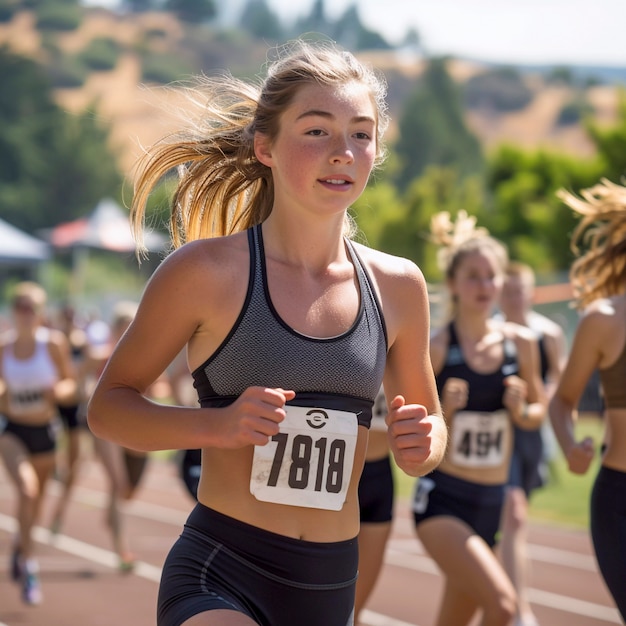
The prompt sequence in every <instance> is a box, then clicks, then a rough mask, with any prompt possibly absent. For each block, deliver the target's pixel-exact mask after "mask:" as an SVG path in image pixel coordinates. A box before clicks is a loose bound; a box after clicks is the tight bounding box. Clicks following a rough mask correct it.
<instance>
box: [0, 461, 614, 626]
mask: <svg viewBox="0 0 626 626" xmlns="http://www.w3.org/2000/svg"><path fill="white" fill-rule="evenodd" d="M55 488H56V484H53V485H52V489H51V490H50V495H49V497H48V500H47V503H46V506H45V510H44V516H43V517H44V522H45V521H46V520H48V519H49V510H50V503H51V502H52V501H53V499H54V498H55V493H56V491H55ZM104 500H105V492H104V483H103V474H102V472H101V469H100V467H99V466H98V465H97V464H94V463H92V462H89V461H85V462H84V465H83V467H82V469H81V476H80V480H79V484H78V485H77V487H76V489H75V491H74V497H73V500H72V503H71V507H70V509H69V511H68V516H67V520H66V522H65V526H64V528H63V529H62V531H61V533H60V534H59V535H57V536H56V537H54V536H51V535H50V533H49V532H48V531H47V530H46V529H45V528H37V531H36V539H37V542H38V546H37V547H38V553H39V555H38V556H39V561H40V566H41V579H42V585H43V591H44V602H43V604H41V605H40V606H38V607H28V606H25V605H23V604H22V602H21V600H20V597H19V589H18V587H17V586H15V585H14V584H13V583H12V582H11V580H10V578H9V574H8V559H9V550H10V539H11V534H12V531H13V529H14V527H15V522H14V519H13V517H12V516H13V506H14V496H13V491H12V488H11V486H10V485H9V484H8V481H7V478H6V476H5V475H4V473H3V472H2V470H1V469H0V626H4V625H7V626H78V625H80V626H100V625H102V626H112V625H116V626H154V624H155V617H154V607H155V603H156V594H157V588H158V579H159V573H160V566H161V563H162V562H163V559H164V557H165V555H166V553H167V551H168V549H169V547H170V546H171V544H172V543H173V542H174V540H175V539H176V537H177V536H178V533H179V530H180V528H181V526H182V524H183V522H184V520H185V518H186V514H187V512H188V511H189V509H190V508H191V507H192V505H193V503H192V500H191V498H190V497H189V496H188V495H187V493H186V492H185V490H184V488H183V486H182V483H181V482H180V480H179V479H178V476H177V471H176V467H175V466H174V465H173V464H171V463H166V462H161V461H154V460H152V461H151V462H150V465H149V466H148V470H147V472H146V475H145V476H144V479H143V483H142V485H141V486H140V489H139V492H138V494H137V496H136V498H135V499H134V500H133V501H132V502H131V503H130V504H129V505H128V508H127V529H128V534H129V537H130V541H131V545H132V548H133V550H134V551H135V553H136V554H137V556H138V558H139V563H138V565H137V567H136V569H135V571H134V572H133V573H130V574H122V573H120V572H118V570H117V569H116V560H115V558H114V555H113V554H112V553H111V551H110V550H111V542H110V535H109V533H108V532H107V529H106V526H105V523H104V511H103V508H102V507H103V504H104ZM530 551H531V557H532V560H533V570H532V591H531V601H532V602H533V605H534V609H535V613H536V615H537V617H538V618H539V620H540V623H541V624H542V626H607V625H609V624H620V623H621V622H620V619H619V617H618V614H617V611H616V610H615V608H614V605H613V603H612V601H611V598H610V596H609V595H608V593H607V591H606V589H605V587H604V584H603V582H602V580H601V578H600V576H599V574H598V573H597V568H596V565H595V561H594V559H593V552H592V549H591V545H590V541H589V537H588V534H587V533H586V532H584V531H575V530H569V529H564V528H560V527H551V526H533V527H532V529H531V533H530ZM441 583H442V580H441V577H440V576H439V574H438V572H437V568H436V566H435V565H434V563H433V562H432V561H431V560H430V558H429V557H428V556H427V555H425V554H424V552H423V550H422V548H421V545H420V544H419V542H418V540H417V538H416V536H415V534H414V532H413V528H412V524H411V518H410V513H409V506H408V503H407V502H406V501H400V502H398V504H397V515H396V519H395V522H394V533H393V536H392V539H391V540H390V543H389V546H388V551H387V555H386V564H385V568H384V570H383V572H382V574H381V578H380V580H379V582H378V585H377V587H376V589H375V590H374V594H373V596H372V598H371V601H370V603H369V607H368V610H367V611H366V613H365V615H364V623H363V626H366V625H369V626H409V625H417V626H431V625H432V624H433V623H434V619H435V616H436V613H437V606H438V602H439V597H440V593H441ZM294 626H297V623H296V622H294ZM320 626H323V625H320Z"/></svg>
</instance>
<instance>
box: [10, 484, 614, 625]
mask: <svg viewBox="0 0 626 626" xmlns="http://www.w3.org/2000/svg"><path fill="white" fill-rule="evenodd" d="M72 495H73V497H74V498H75V499H76V500H78V501H80V502H82V503H85V504H89V505H91V506H98V507H104V506H105V505H106V495H105V494H104V493H103V492H100V491H96V490H92V489H87V488H84V487H78V486H77V487H76V488H75V489H74V491H73V494H72ZM127 512H128V513H131V514H132V515H135V516H137V517H141V518H145V519H150V520H152V521H158V522H162V523H169V524H175V525H177V526H182V524H183V523H184V521H185V520H186V518H187V513H186V512H184V511H177V510H174V509H170V508H167V507H163V506H159V505H155V504H150V503H146V502H140V501H138V500H133V501H131V502H130V503H128V508H127ZM7 520H8V523H9V525H10V527H11V529H10V530H9V532H13V528H14V527H15V523H14V520H13V518H9V517H7V516H3V515H1V514H0V528H4V529H5V530H6V529H7V528H6V527H5V524H6V523H7ZM36 532H37V533H39V532H41V533H42V534H41V535H39V536H40V537H41V539H39V536H38V535H36V536H35V538H36V539H37V541H41V543H48V544H49V545H54V546H55V547H58V544H57V541H58V540H59V539H61V537H64V535H57V536H56V538H55V539H53V541H50V540H49V538H50V532H49V531H48V530H47V529H45V528H38V529H36ZM67 539H68V540H69V541H70V542H76V543H75V544H71V543H70V544H68V545H75V546H81V548H80V550H83V546H85V552H81V551H73V550H70V549H67V550H65V551H66V552H71V553H72V554H76V555H77V556H80V557H84V555H85V554H88V553H89V549H91V550H93V551H94V554H99V555H100V556H99V557H96V558H92V559H91V560H93V561H94V562H100V563H102V561H99V560H98V558H104V559H105V560H106V562H104V563H102V564H103V565H109V564H110V563H112V565H110V566H111V567H114V568H115V567H117V559H116V556H115V554H114V553H113V552H108V551H107V550H102V549H100V548H97V547H95V546H90V544H83V543H82V542H78V541H76V540H74V539H71V538H69V537H67ZM411 541H412V540H408V541H407V540H398V543H399V544H400V545H408V546H410V543H409V542H411ZM390 545H391V547H390V548H388V549H387V552H386V554H385V562H386V563H389V564H390V565H394V566H396V567H403V568H405V569H411V570H414V571H418V572H422V573H426V574H432V575H436V576H438V575H440V572H439V569H438V567H437V565H436V564H435V563H434V561H433V560H432V559H431V558H430V557H428V556H427V555H420V554H417V553H416V552H415V551H410V550H397V549H394V540H392V541H391V544H390ZM60 549H63V548H60ZM529 549H530V551H531V554H532V555H533V558H536V559H537V560H541V561H543V562H546V563H553V564H555V565H562V566H566V567H572V568H577V569H582V570H588V571H596V567H595V562H594V561H593V557H589V556H588V555H581V554H576V553H573V552H567V551H564V550H558V549H555V548H548V547H546V546H538V545H531V546H529ZM414 550H416V551H417V550H419V544H418V543H417V539H416V540H415V548H414ZM107 552H108V554H109V555H110V556H103V553H105V554H106V553H107ZM85 558H90V557H85ZM157 572H158V574H157ZM135 573H136V574H137V575H140V576H142V577H143V578H146V579H148V580H153V581H157V582H158V580H159V579H160V568H156V567H154V566H153V565H150V564H149V563H143V562H139V563H137V569H136V570H135ZM598 575H599V574H598ZM528 591H529V596H530V599H531V601H532V602H533V603H534V604H536V605H541V606H545V607H548V608H551V609H556V610H559V611H562V612H564V613H572V614H576V615H586V616H587V617H591V618H594V619H597V620H601V621H605V622H608V623H610V624H622V621H621V619H620V617H619V613H618V612H617V609H614V608H612V607H609V606H606V605H601V604H596V603H593V602H585V601H583V600H579V599H576V598H571V597H568V596H563V595H560V594H554V593H550V592H546V591H542V590H540V589H534V588H530V589H529V590H528ZM371 619H372V620H376V619H383V620H384V619H392V618H388V617H387V616H384V615H379V614H374V613H372V618H371ZM387 625H389V626H407V625H406V623H403V622H397V621H395V622H384V621H383V622H376V621H372V622H371V626H387ZM0 626H1V625H0ZM408 626H415V625H412V624H411V625H408Z"/></svg>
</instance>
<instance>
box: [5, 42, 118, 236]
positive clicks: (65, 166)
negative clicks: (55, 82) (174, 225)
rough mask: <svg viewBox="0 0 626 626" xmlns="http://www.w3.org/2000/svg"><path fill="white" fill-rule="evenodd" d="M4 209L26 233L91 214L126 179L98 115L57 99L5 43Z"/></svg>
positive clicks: (29, 64) (114, 194)
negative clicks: (71, 109) (75, 111)
mask: <svg viewBox="0 0 626 626" xmlns="http://www.w3.org/2000/svg"><path fill="white" fill-rule="evenodd" d="M0 119H2V120H3V124H2V125H0V208H1V211H2V217H3V219H6V220H8V221H9V222H11V223H13V224H14V225H15V226H17V227H18V228H22V229H23V230H26V231H28V232H34V231H35V230H36V229H40V228H47V227H50V226H53V225H56V224H58V223H59V222H63V221H67V220H72V219H74V218H76V217H79V216H81V215H85V214H86V213H88V212H89V211H90V210H91V209H92V208H93V207H94V206H95V204H96V203H97V202H98V201H99V200H100V199H101V198H102V197H104V196H112V197H119V193H120V189H121V182H122V178H121V175H120V173H119V170H118V169H117V166H116V159H115V156H114V154H113V152H112V150H111V149H110V148H109V146H108V128H107V127H106V126H105V125H104V124H102V123H101V122H100V121H99V120H98V119H97V117H96V116H95V114H93V113H83V114H81V115H70V114H68V113H66V112H64V111H62V110H61V109H59V108H58V106H57V105H56V104H55V103H54V101H53V99H52V93H51V89H50V85H49V83H48V81H47V79H46V77H45V75H44V73H43V71H42V69H41V68H40V67H39V66H38V65H37V64H36V63H35V62H34V61H32V60H30V59H26V58H23V57H20V56H17V55H14V54H12V53H11V52H9V51H8V50H7V49H6V48H0Z"/></svg>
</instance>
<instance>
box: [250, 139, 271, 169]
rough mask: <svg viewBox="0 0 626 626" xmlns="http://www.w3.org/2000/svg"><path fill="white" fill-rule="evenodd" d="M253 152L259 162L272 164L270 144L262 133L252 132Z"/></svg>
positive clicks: (268, 165) (267, 164)
mask: <svg viewBox="0 0 626 626" xmlns="http://www.w3.org/2000/svg"><path fill="white" fill-rule="evenodd" d="M254 154H255V156H256V158H257V159H258V160H259V162H260V163H263V165H266V166H267V167H271V166H272V146H271V142H270V139H269V137H268V136H267V135H264V134H263V133H259V132H257V133H254Z"/></svg>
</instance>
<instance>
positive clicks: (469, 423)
mask: <svg viewBox="0 0 626 626" xmlns="http://www.w3.org/2000/svg"><path fill="white" fill-rule="evenodd" d="M510 428H511V426H510V422H509V416H508V413H507V412H506V411H504V410H502V411H494V412H493V413H486V412H479V411H460V412H459V413H457V414H456V415H455V416H454V421H453V424H452V434H451V447H450V460H451V461H452V463H454V464H455V465H459V466H461V467H478V468H482V467H484V468H487V467H498V466H500V465H502V463H504V461H505V455H506V451H507V444H508V440H507V437H508V436H509V433H510Z"/></svg>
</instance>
